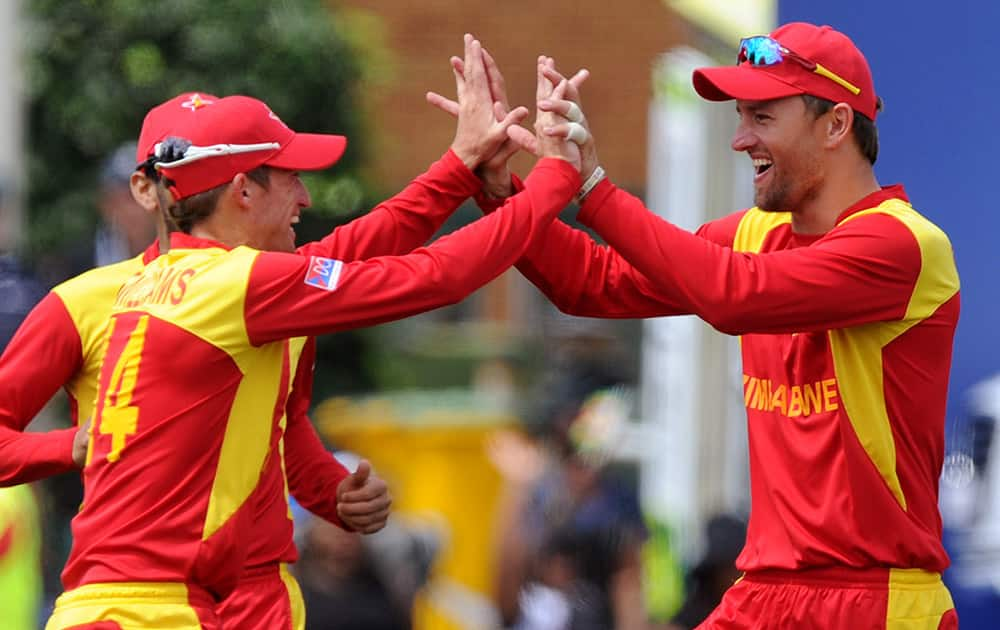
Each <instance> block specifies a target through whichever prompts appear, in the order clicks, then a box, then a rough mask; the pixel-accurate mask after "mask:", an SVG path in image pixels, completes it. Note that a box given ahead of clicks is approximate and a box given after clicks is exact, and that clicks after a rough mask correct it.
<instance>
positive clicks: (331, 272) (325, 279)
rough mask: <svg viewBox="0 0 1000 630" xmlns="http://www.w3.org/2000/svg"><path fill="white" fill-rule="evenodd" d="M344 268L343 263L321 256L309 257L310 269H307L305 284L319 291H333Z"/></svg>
mask: <svg viewBox="0 0 1000 630" xmlns="http://www.w3.org/2000/svg"><path fill="white" fill-rule="evenodd" d="M343 268H344V263H343V261H340V260H334V259H332V258H322V257H320V256H310V257H309V268H308V269H306V279H305V283H306V284H308V285H309V286H311V287H316V288H317V289H324V290H326V291H333V290H334V289H336V288H337V281H338V280H340V270H341V269H343Z"/></svg>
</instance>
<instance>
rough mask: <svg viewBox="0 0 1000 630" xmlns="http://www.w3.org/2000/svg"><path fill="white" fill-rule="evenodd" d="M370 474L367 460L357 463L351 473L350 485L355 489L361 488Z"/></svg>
mask: <svg viewBox="0 0 1000 630" xmlns="http://www.w3.org/2000/svg"><path fill="white" fill-rule="evenodd" d="M371 474H372V465H371V464H370V463H368V460H367V459H362V460H361V461H360V462H358V467H357V469H356V470H355V471H354V472H353V473H351V485H352V486H354V487H355V488H363V487H364V485H365V482H366V481H368V477H369V476H370V475H371Z"/></svg>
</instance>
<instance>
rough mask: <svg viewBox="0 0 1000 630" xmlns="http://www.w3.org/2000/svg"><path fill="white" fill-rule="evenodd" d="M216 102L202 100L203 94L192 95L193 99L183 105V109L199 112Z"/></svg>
mask: <svg viewBox="0 0 1000 630" xmlns="http://www.w3.org/2000/svg"><path fill="white" fill-rule="evenodd" d="M214 102H215V101H210V100H208V99H207V98H202V97H201V94H192V95H191V98H189V99H188V100H186V101H184V102H183V103H181V107H186V108H188V109H190V110H191V111H193V112H194V111H198V110H199V109H201V108H202V107H205V106H206V105H211V104H212V103H214Z"/></svg>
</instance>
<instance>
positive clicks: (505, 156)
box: [490, 133, 534, 163]
mask: <svg viewBox="0 0 1000 630" xmlns="http://www.w3.org/2000/svg"><path fill="white" fill-rule="evenodd" d="M532 137H534V136H532ZM520 150H521V146H520V145H519V144H518V143H516V142H514V141H513V140H511V139H510V134H509V133H508V134H507V139H506V140H504V143H503V144H501V145H500V149H499V150H498V151H497V153H496V155H495V156H494V157H493V159H491V160H490V161H491V162H493V161H498V162H502V163H506V162H507V160H509V159H510V158H512V157H514V155H515V154H517V152H518V151H520Z"/></svg>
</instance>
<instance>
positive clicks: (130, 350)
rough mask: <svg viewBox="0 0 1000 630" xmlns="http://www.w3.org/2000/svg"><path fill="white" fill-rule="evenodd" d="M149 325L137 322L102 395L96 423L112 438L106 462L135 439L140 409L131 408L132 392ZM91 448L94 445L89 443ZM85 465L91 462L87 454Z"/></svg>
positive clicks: (146, 319)
mask: <svg viewBox="0 0 1000 630" xmlns="http://www.w3.org/2000/svg"><path fill="white" fill-rule="evenodd" d="M116 323H117V321H116V320H112V323H111V326H112V328H111V330H109V331H108V337H109V338H110V337H111V335H112V334H113V333H114V326H115V324H116ZM148 325H149V315H143V316H142V317H140V318H139V322H138V323H137V324H136V327H135V329H134V330H133V331H132V334H131V335H129V337H128V342H127V343H126V344H125V349H124V350H122V353H121V355H120V356H119V357H118V362H117V363H115V368H114V370H112V372H111V381H110V382H109V383H108V389H107V392H106V393H105V395H104V405H103V406H102V408H101V415H100V418H99V419H98V422H97V429H98V431H99V432H100V433H101V435H110V436H111V450H109V451H108V461H109V462H116V461H118V458H119V457H121V452H122V449H123V448H125V438H126V437H128V436H130V435H134V434H135V431H136V423H137V422H138V419H139V408H138V407H133V406H132V392H133V391H134V390H135V383H136V380H138V378H139V363H140V362H141V361H142V347H143V345H144V344H145V342H146V327H147V326H148ZM91 447H93V441H92V442H91ZM87 459H88V462H89V460H90V457H89V453H88V457H87Z"/></svg>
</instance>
